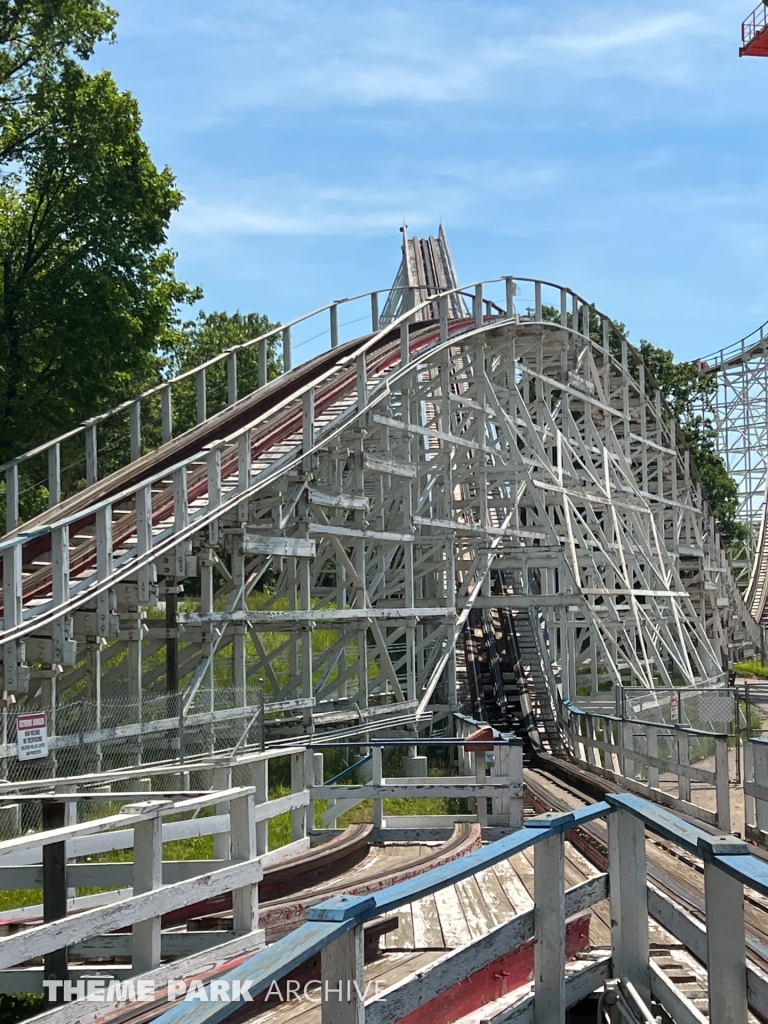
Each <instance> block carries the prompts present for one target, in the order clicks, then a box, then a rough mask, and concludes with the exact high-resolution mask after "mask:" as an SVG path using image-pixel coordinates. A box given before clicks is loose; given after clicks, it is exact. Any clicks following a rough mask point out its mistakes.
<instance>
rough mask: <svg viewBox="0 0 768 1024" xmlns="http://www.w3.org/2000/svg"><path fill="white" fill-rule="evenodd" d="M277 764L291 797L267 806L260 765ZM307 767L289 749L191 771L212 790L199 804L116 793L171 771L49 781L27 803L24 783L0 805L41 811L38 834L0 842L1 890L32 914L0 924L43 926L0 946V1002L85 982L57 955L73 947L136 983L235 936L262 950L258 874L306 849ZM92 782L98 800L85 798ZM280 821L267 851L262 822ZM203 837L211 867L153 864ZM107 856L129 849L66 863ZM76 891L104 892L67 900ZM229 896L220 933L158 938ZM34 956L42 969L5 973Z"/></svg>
mask: <svg viewBox="0 0 768 1024" xmlns="http://www.w3.org/2000/svg"><path fill="white" fill-rule="evenodd" d="M286 756H287V757H290V759H291V783H292V787H291V788H292V792H290V793H289V794H287V795H285V796H281V797H277V798H274V799H269V796H268V794H269V763H270V761H271V760H273V759H275V758H278V757H286ZM308 757H311V754H308V752H307V750H306V748H304V747H292V748H285V749H277V750H270V751H266V752H263V753H253V754H247V755H243V756H242V757H238V758H231V759H220V760H218V761H214V762H201V763H200V764H192V765H190V768H191V769H192V771H193V772H195V773H196V774H198V773H202V775H205V774H207V775H208V778H209V780H210V782H211V784H212V786H213V788H212V789H211V790H210V791H207V792H200V793H196V792H183V791H157V790H154V791H149V792H146V791H144V792H143V791H142V790H141V789H139V788H138V787H136V789H135V790H134V791H130V790H129V791H124V790H123V791H121V790H118V789H117V785H118V783H119V784H120V785H123V786H124V785H126V784H128V785H130V784H131V782H132V781H133V782H139V781H141V782H143V783H145V784H147V783H150V780H151V778H152V776H153V775H154V776H156V777H157V776H159V775H161V772H164V773H165V775H166V776H168V775H171V774H173V773H174V768H173V766H171V765H166V766H150V767H149V768H148V767H147V766H141V767H139V768H136V769H133V770H131V771H129V772H113V773H108V774H107V775H106V776H105V778H106V780H107V781H106V782H104V781H101V780H99V779H97V778H96V777H94V776H82V777H77V778H72V779H69V780H57V792H55V793H53V792H49V793H48V794H46V793H41V792H31V789H32V787H33V785H34V784H27V786H26V787H25V791H24V792H21V793H16V794H14V795H11V794H6V796H5V798H4V800H3V807H5V808H7V807H8V806H9V802H10V805H11V806H15V807H17V808H20V807H21V806H22V805H23V804H25V803H27V804H29V803H41V804H42V806H43V823H44V830H43V831H41V832H32V833H29V834H27V835H23V836H17V837H16V838H14V839H10V840H6V841H4V842H0V889H6V890H7V889H37V888H40V889H42V893H43V903H42V905H40V906H34V907H21V908H17V909H16V910H10V911H9V910H5V911H2V912H0V923H5V924H6V926H8V925H11V924H13V925H14V926H15V927H18V926H19V925H24V924H25V923H32V922H36V921H38V920H39V919H40V918H43V919H44V920H45V922H46V923H44V924H37V923H32V926H31V927H28V928H26V930H24V931H23V932H21V933H16V934H8V935H6V936H5V937H2V936H0V992H13V991H41V990H42V989H41V986H42V978H43V971H44V972H45V976H46V977H54V978H56V977H59V978H62V977H69V979H70V980H72V979H75V980H76V979H77V977H79V975H80V974H83V973H87V969H86V968H85V967H81V968H79V969H75V970H68V968H67V954H66V948H65V947H74V951H75V952H76V953H77V954H78V958H79V959H82V958H98V957H104V956H107V957H113V956H119V955H129V956H130V958H131V966H130V969H129V972H130V973H140V972H143V971H148V970H152V969H154V968H156V967H158V966H159V964H160V959H161V956H166V957H167V956H189V955H192V954H194V953H198V952H200V951H201V950H204V949H206V948H209V947H211V946H213V945H218V944H220V943H222V942H225V941H226V940H227V939H232V938H234V937H236V936H243V935H254V936H255V938H254V942H256V941H257V940H259V941H261V942H263V934H262V933H259V934H256V933H258V914H259V904H258V883H259V881H260V880H261V878H262V875H263V869H264V867H265V866H266V865H267V864H271V863H274V862H276V861H278V860H281V859H283V858H285V857H287V856H290V855H292V854H298V853H302V852H305V851H306V850H308V849H309V843H310V840H309V827H308V826H309V822H308V817H307V816H308V811H309V806H310V795H309V791H308V789H307V787H306V785H305V778H306V770H305V763H306V760H307V758H308ZM179 769H182V770H181V771H180V770H179ZM235 770H239V771H240V772H241V773H242V772H243V771H245V772H247V773H249V774H250V777H251V785H246V786H233V785H232V774H233V772H234V771H235ZM188 771H189V769H185V768H184V766H180V765H177V766H176V773H177V778H178V780H179V783H180V784H185V785H187V786H188V785H189V776H188V775H186V777H184V776H185V772H188ZM139 773H141V774H139ZM97 781H101V785H100V791H96V790H95V788H94V787H95V783H96V782H97ZM150 784H151V783H150ZM147 788H148V786H147ZM61 790H66V791H64V792H62V791H61ZM85 804H90V805H104V804H107V805H110V809H111V807H112V806H114V805H115V804H120V805H121V806H120V809H119V810H118V811H117V812H116V813H109V814H107V815H105V816H99V817H95V818H93V819H91V820H85V821H80V822H78V821H77V808H78V806H79V807H81V808H82V806H83V805H85ZM201 812H202V813H201ZM285 813H290V815H291V842H290V843H288V844H287V845H285V846H282V847H278V848H277V849H275V850H272V851H270V850H269V842H268V824H269V821H270V819H272V818H274V817H276V816H277V815H280V814H285ZM171 818H172V819H174V820H166V819H171ZM179 818H181V820H178V819H179ZM205 835H212V836H213V857H212V858H211V859H209V860H189V861H163V859H162V851H163V843H166V842H169V841H172V840H177V839H185V838H186V839H188V838H192V837H197V836H205ZM116 850H132V851H133V860H132V861H129V862H117V863H115V862H109V861H108V862H99V861H98V860H97V861H95V862H86V863H82V862H80V863H77V861H79V860H80V861H81V860H82V858H84V857H98V856H99V855H103V854H105V853H110V852H113V851H116ZM85 887H95V888H102V889H109V890H110V891H108V892H103V893H99V894H96V895H91V896H84V897H77V896H76V895H74V893H76V890H77V889H78V888H85ZM230 892H231V893H232V926H231V930H227V931H213V932H205V931H203V932H184V933H174V932H165V933H164V932H162V931H161V918H162V916H163V915H165V914H168V913H170V912H173V911H179V910H182V909H183V908H185V907H188V906H191V905H193V904H195V903H199V902H200V901H203V900H209V899H212V898H213V897H216V896H221V895H223V894H226V893H230ZM73 912H74V916H73ZM128 927H130V928H131V934H132V938H131V939H130V942H129V943H128V945H126V942H127V940H125V941H123V938H122V936H115V935H111V934H109V933H112V932H115V931H116V930H118V929H126V928H128ZM6 931H7V927H6ZM251 946H252V947H253V948H257V947H256V946H254V944H253V943H252V944H251ZM40 957H42V958H43V959H44V960H45V967H44V968H43V969H42V970H41V969H30V968H25V969H23V970H10V968H14V967H16V965H19V964H23V963H26V962H27V961H30V960H35V959H38V958H40ZM122 970H123V972H125V971H126V970H128V969H127V968H123V969H122ZM119 973H121V971H120V969H119V968H118V974H119Z"/></svg>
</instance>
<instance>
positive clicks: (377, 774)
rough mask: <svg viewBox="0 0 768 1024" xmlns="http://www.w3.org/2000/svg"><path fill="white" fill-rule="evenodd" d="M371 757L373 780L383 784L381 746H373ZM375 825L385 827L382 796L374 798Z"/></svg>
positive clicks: (376, 784) (376, 783)
mask: <svg viewBox="0 0 768 1024" xmlns="http://www.w3.org/2000/svg"><path fill="white" fill-rule="evenodd" d="M371 758H372V759H373V778H372V780H371V781H372V783H373V785H374V786H380V785H381V784H382V764H381V747H371ZM373 827H374V828H384V801H383V800H382V799H381V797H374V798H373Z"/></svg>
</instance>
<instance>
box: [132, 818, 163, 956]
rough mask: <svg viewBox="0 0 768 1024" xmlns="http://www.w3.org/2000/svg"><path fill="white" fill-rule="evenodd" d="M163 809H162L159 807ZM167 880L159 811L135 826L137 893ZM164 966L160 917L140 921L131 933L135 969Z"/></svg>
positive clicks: (134, 889)
mask: <svg viewBox="0 0 768 1024" xmlns="http://www.w3.org/2000/svg"><path fill="white" fill-rule="evenodd" d="M158 810H159V809H158ZM162 884H163V821H162V818H161V817H160V814H159V813H158V812H156V813H155V814H153V815H152V817H151V818H147V819H145V820H144V821H138V822H136V824H135V825H134V827H133V894H134V896H138V895H139V893H142V892H151V891H152V890H153V889H159V888H160V886H161V885H162ZM159 966H160V918H159V917H150V918H148V919H147V920H146V921H137V922H136V924H134V926H133V929H132V935H131V967H132V968H133V971H134V973H136V974H141V973H142V972H143V971H151V970H152V968H153V967H159Z"/></svg>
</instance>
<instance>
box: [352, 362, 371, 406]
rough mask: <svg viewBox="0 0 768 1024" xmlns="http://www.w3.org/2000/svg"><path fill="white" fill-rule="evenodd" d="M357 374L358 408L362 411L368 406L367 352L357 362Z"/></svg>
mask: <svg viewBox="0 0 768 1024" xmlns="http://www.w3.org/2000/svg"><path fill="white" fill-rule="evenodd" d="M355 370H356V373H357V407H358V409H359V410H360V411H361V412H362V410H363V409H364V408H365V407H366V405H367V404H368V365H367V363H366V359H365V352H361V353H360V355H359V356H358V357H357V359H356V360H355Z"/></svg>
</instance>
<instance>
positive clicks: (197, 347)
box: [166, 310, 283, 431]
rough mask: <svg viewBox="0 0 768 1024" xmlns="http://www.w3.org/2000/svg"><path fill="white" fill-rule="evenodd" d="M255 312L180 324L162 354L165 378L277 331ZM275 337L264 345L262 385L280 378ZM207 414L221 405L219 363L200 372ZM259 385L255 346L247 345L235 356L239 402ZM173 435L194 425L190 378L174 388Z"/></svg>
mask: <svg viewBox="0 0 768 1024" xmlns="http://www.w3.org/2000/svg"><path fill="white" fill-rule="evenodd" d="M279 326H280V325H279V324H276V323H271V322H270V320H269V319H268V318H267V317H266V316H264V315H263V314H261V313H241V312H240V311H239V310H238V311H237V312H236V313H204V312H203V311H200V312H199V313H198V314H197V316H196V317H195V319H194V320H189V321H187V323H185V324H184V326H183V329H182V330H181V331H180V332H177V333H174V334H173V336H172V338H171V341H172V347H171V348H170V349H169V351H167V353H166V359H167V369H166V373H167V375H168V376H176V375H178V374H180V373H184V372H185V371H186V370H191V369H194V368H195V367H196V366H199V365H200V364H201V363H204V362H207V361H208V360H209V359H213V358H214V356H217V355H219V354H220V353H221V352H224V351H226V350H227V349H230V348H233V347H234V346H235V345H242V344H244V342H246V341H250V340H251V339H252V338H258V337H260V336H261V335H262V334H266V333H267V332H268V331H271V330H274V329H275V328H277V327H279ZM279 341H280V335H279V334H278V335H276V336H275V337H274V338H271V339H269V342H268V345H267V380H272V378H273V377H277V376H278V375H279V374H280V373H282V368H283V361H282V358H281V356H280V355H279V352H278V342H279ZM206 378H207V379H206V392H207V410H208V415H209V416H210V415H211V414H213V413H215V412H218V411H219V410H220V409H223V408H224V407H225V406H226V404H227V398H228V386H227V365H226V360H222V361H220V362H219V363H217V364H216V366H212V367H210V368H209V369H208V370H207V371H206ZM258 384H259V352H258V345H252V346H250V347H249V348H247V349H244V350H243V351H241V352H238V354H237V391H238V395H240V396H241V397H242V396H243V395H245V394H247V393H248V392H249V391H254V390H255V389H256V388H257V387H258ZM174 390H175V392H176V395H177V397H176V399H175V402H176V409H175V412H174V423H175V427H176V430H177V431H178V430H186V429H188V428H189V427H191V426H192V425H193V424H194V423H195V412H196V405H197V394H196V383H195V380H194V378H190V380H189V381H188V383H187V384H186V385H184V384H179V385H176V388H175V389H174Z"/></svg>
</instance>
